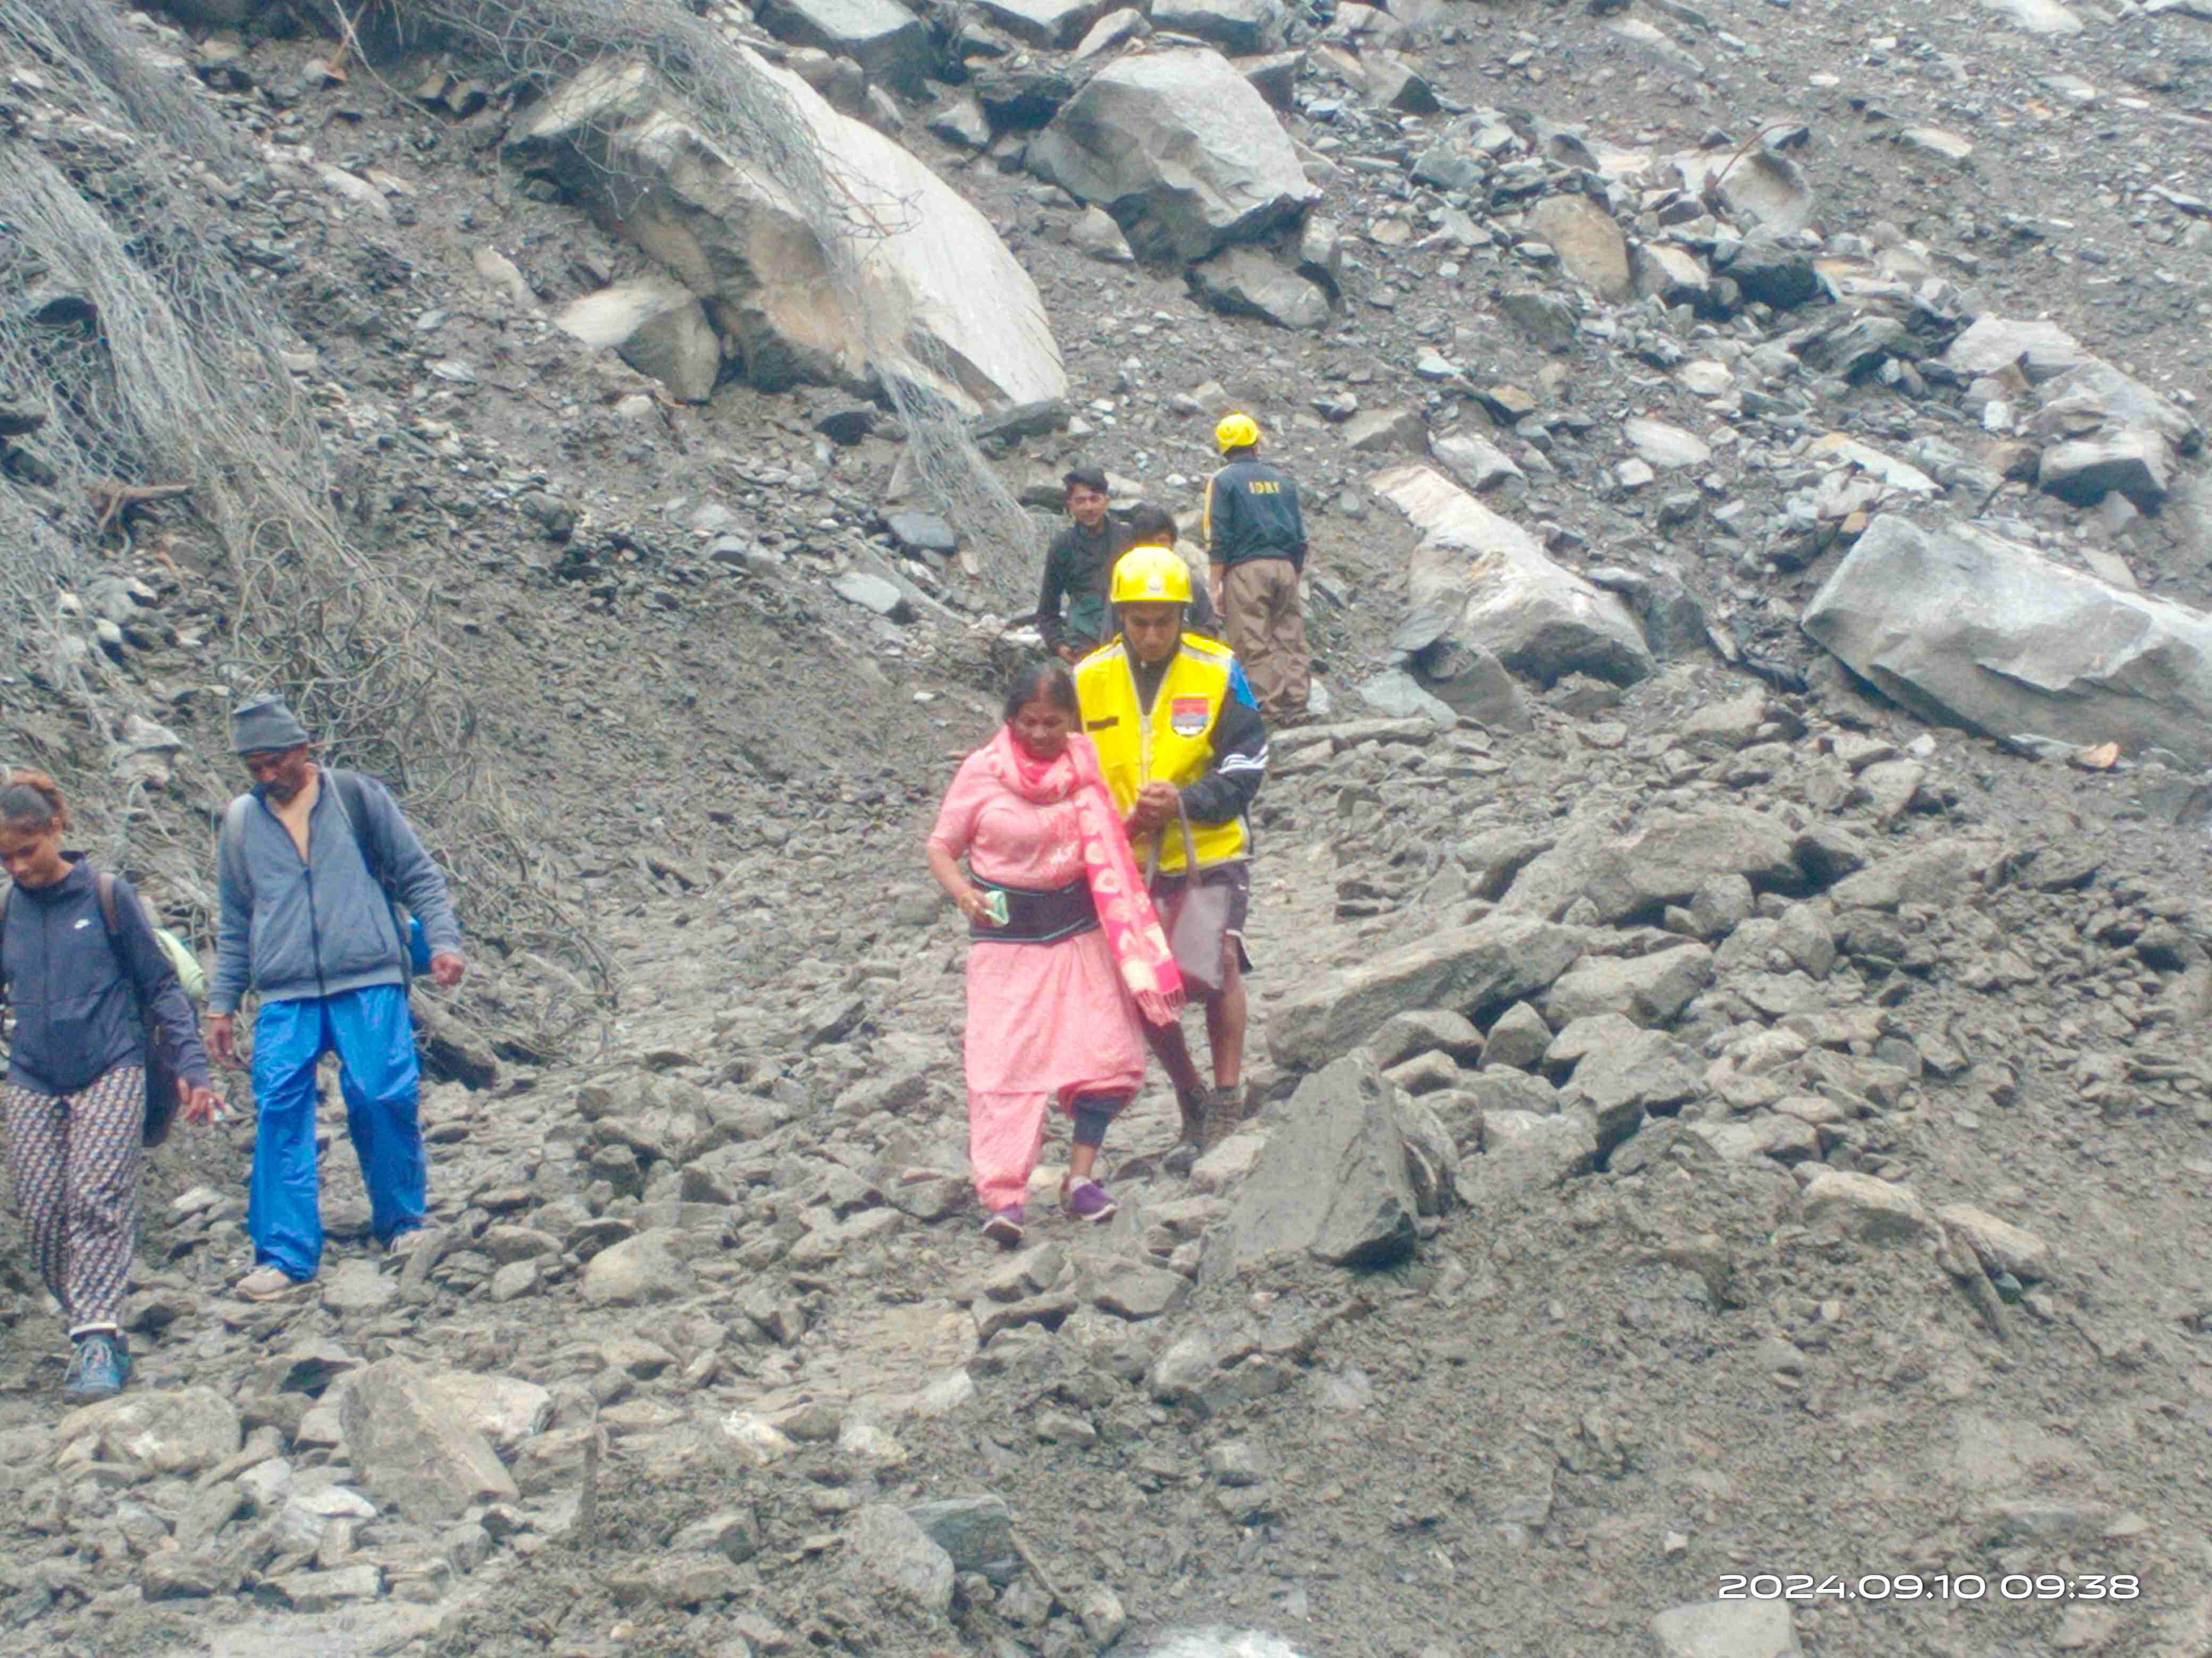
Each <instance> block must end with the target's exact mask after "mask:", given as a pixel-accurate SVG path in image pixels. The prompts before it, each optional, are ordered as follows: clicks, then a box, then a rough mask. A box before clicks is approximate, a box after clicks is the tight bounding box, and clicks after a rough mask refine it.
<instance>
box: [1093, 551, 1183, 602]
mask: <svg viewBox="0 0 2212 1658" xmlns="http://www.w3.org/2000/svg"><path fill="white" fill-rule="evenodd" d="M1109 598H1111V600H1112V601H1113V602H1114V603H1115V604H1189V603H1190V566H1189V565H1188V564H1186V563H1184V562H1182V554H1180V553H1178V552H1175V551H1173V550H1170V549H1169V548H1166V547H1132V548H1131V549H1129V550H1128V551H1127V552H1126V553H1124V554H1122V555H1121V562H1119V563H1117V564H1115V567H1114V586H1113V591H1112V592H1111V593H1110V594H1109Z"/></svg>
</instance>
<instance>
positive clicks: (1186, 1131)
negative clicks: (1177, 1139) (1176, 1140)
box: [1176, 1088, 1212, 1145]
mask: <svg viewBox="0 0 2212 1658" xmlns="http://www.w3.org/2000/svg"><path fill="white" fill-rule="evenodd" d="M1210 1096H1212V1090H1211V1089H1205V1088H1201V1089H1200V1090H1198V1092H1197V1093H1195V1094H1182V1093H1178V1094H1177V1095H1176V1114H1178V1115H1179V1116H1180V1117H1181V1118H1182V1144H1183V1145H1197V1144H1198V1142H1199V1137H1200V1135H1202V1134H1204V1133H1206V1101H1207V1099H1208V1098H1209V1097H1210Z"/></svg>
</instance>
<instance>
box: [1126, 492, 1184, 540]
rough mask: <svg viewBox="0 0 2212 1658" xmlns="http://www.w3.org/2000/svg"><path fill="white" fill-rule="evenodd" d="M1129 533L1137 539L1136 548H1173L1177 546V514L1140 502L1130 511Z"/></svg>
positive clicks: (1151, 503)
mask: <svg viewBox="0 0 2212 1658" xmlns="http://www.w3.org/2000/svg"><path fill="white" fill-rule="evenodd" d="M1125 521H1126V522H1127V525H1128V526H1129V533H1130V534H1131V535H1132V536H1133V537H1135V539H1134V540H1133V541H1132V542H1131V543H1130V545H1132V546H1134V547H1172V546H1174V545H1175V544H1176V521H1175V514H1174V513H1170V511H1168V509H1167V508H1166V507H1161V506H1157V505H1155V504H1154V503H1153V502H1152V501H1139V502H1138V503H1137V504H1136V505H1135V506H1134V507H1131V508H1130V509H1129V516H1128V518H1127V519H1126V520H1125Z"/></svg>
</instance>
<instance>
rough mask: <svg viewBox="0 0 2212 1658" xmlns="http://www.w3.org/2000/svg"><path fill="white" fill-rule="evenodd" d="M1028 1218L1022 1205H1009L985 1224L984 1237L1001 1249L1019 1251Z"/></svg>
mask: <svg viewBox="0 0 2212 1658" xmlns="http://www.w3.org/2000/svg"><path fill="white" fill-rule="evenodd" d="M1026 1218H1027V1216H1026V1214H1025V1213H1024V1210H1023V1208H1022V1206H1021V1205H1020V1204H1018V1203H1012V1204H1008V1205H1007V1206H1006V1207H1005V1208H1004V1209H1001V1210H999V1211H998V1212H996V1213H994V1214H993V1215H992V1216H991V1218H989V1219H988V1220H986V1221H985V1222H984V1223H983V1236H985V1237H987V1238H988V1239H990V1240H991V1242H994V1243H995V1244H997V1245H998V1246H999V1248H1001V1249H1018V1248H1021V1247H1022V1223H1023V1221H1024V1220H1025V1219H1026Z"/></svg>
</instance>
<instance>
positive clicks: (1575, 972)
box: [1544, 944, 1713, 1028]
mask: <svg viewBox="0 0 2212 1658" xmlns="http://www.w3.org/2000/svg"><path fill="white" fill-rule="evenodd" d="M1712 981H1713V953H1712V951H1711V950H1708V949H1706V948H1705V946H1704V945H1703V944H1682V945H1680V946H1678V947H1677V948H1675V949H1673V950H1659V951H1657V952H1656V953H1655V954H1653V955H1650V956H1633V957H1620V956H1585V957H1583V959H1582V961H1581V962H1580V963H1577V965H1576V966H1575V967H1574V968H1573V969H1571V971H1569V972H1568V973H1566V974H1565V975H1562V976H1561V977H1560V979H1559V981H1558V982H1557V983H1556V984H1554V985H1553V987H1552V990H1551V993H1550V995H1548V996H1547V998H1546V999H1545V1001H1544V1011H1545V1012H1546V1013H1547V1015H1548V1016H1549V1017H1551V1019H1552V1022H1553V1023H1554V1024H1558V1025H1560V1026H1565V1025H1568V1024H1571V1023H1573V1022H1574V1021H1575V1020H1577V1019H1585V1018H1589V1017H1594V1016H1595V1015H1597V1014H1601V1013H1620V1014H1625V1015H1626V1016H1627V1017H1629V1018H1631V1019H1633V1020H1634V1021H1635V1022H1636V1023H1638V1024H1639V1025H1644V1026H1647V1027H1655V1028H1656V1027H1658V1026H1662V1025H1668V1024H1672V1023H1674V1019H1675V1017H1676V1016H1677V1015H1678V1014H1680V1012H1681V1011H1682V1010H1683V1008H1684V1007H1686V1006H1687V1005H1689V1000H1690V998H1691V997H1692V996H1694V995H1696V994H1697V993H1699V991H1701V990H1703V989H1704V988H1705V987H1706V986H1707V985H1709V984H1711V982H1712Z"/></svg>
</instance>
